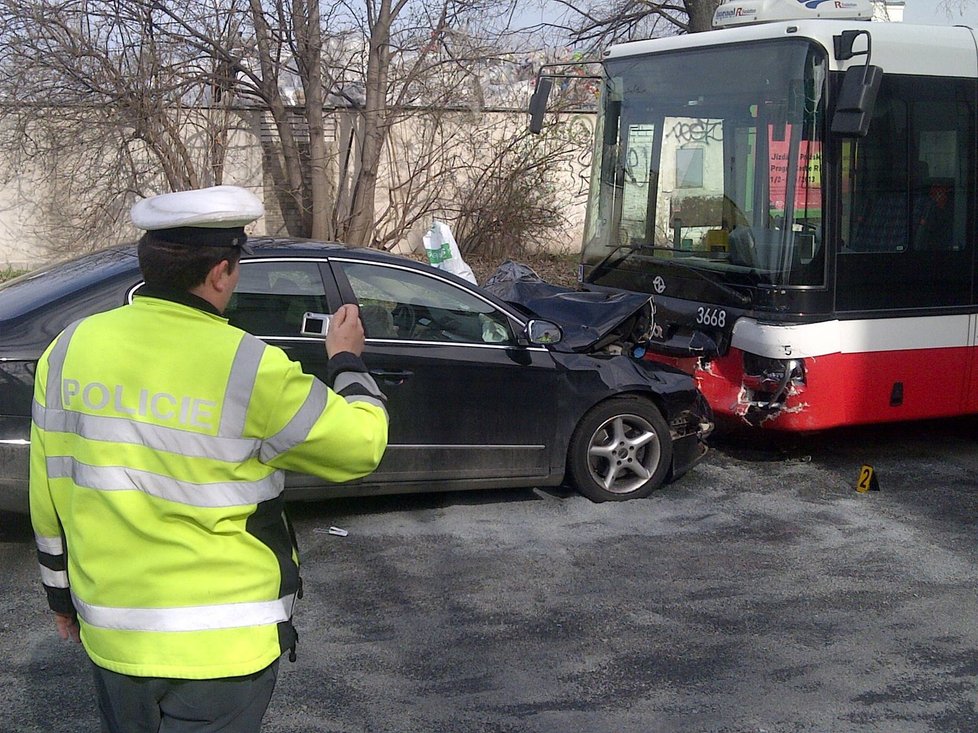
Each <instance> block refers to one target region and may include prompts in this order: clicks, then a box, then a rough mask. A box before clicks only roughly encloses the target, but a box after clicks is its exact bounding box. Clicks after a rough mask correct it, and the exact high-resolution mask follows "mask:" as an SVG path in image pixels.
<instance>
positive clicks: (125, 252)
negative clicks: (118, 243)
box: [0, 247, 136, 321]
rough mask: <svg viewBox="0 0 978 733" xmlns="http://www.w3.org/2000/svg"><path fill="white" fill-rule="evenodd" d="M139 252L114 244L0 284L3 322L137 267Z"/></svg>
mask: <svg viewBox="0 0 978 733" xmlns="http://www.w3.org/2000/svg"><path fill="white" fill-rule="evenodd" d="M135 260H136V251H135V249H133V248H132V247H113V248H111V249H104V250H99V251H98V252H92V253H90V254H86V255H82V256H81V257H77V258H75V259H73V260H69V261H67V262H56V263H54V264H51V265H48V266H46V267H43V268H41V269H39V270H35V271H33V272H29V273H27V274H26V275H21V276H20V277H17V278H14V279H13V280H10V281H8V282H6V283H3V284H2V285H0V293H3V297H2V298H0V321H6V320H10V319H12V318H19V317H21V316H23V315H25V314H26V313H30V312H31V311H33V310H36V309H38V308H40V307H42V306H44V305H46V304H49V303H51V302H53V301H56V300H58V299H60V298H63V297H65V296H67V295H70V294H72V293H78V292H81V291H83V290H86V289H88V288H90V287H92V286H93V285H98V284H100V283H103V282H105V281H106V280H110V279H111V278H112V277H113V276H115V275H116V274H120V273H123V272H129V271H131V270H132V269H133V266H134V263H135Z"/></svg>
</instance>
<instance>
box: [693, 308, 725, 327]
mask: <svg viewBox="0 0 978 733" xmlns="http://www.w3.org/2000/svg"><path fill="white" fill-rule="evenodd" d="M696 322H697V323H699V324H700V325H702V326H719V327H720V328H723V327H724V326H726V325H727V312H726V311H725V310H720V309H719V308H697V309H696Z"/></svg>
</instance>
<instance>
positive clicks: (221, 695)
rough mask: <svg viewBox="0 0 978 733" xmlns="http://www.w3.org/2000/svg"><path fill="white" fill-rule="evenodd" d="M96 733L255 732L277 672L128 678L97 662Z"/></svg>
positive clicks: (273, 669)
mask: <svg viewBox="0 0 978 733" xmlns="http://www.w3.org/2000/svg"><path fill="white" fill-rule="evenodd" d="M92 667H93V668H94V670H95V690H96V692H97V694H98V707H99V713H100V714H101V717H102V733H191V732H192V733H218V731H221V733H258V731H260V730H261V719H262V717H264V715H265V710H267V709H268V703H269V701H270V700H271V699H272V690H274V689H275V680H276V678H277V677H278V660H276V661H275V662H273V663H272V664H271V665H270V666H268V667H266V668H265V669H263V670H262V671H261V672H256V673H255V674H250V675H246V676H244V677H224V678H221V679H216V680H177V679H166V678H161V677H131V676H129V675H125V674H118V673H116V672H110V671H109V670H107V669H102V668H101V667H99V666H97V665H94V664H93V665H92Z"/></svg>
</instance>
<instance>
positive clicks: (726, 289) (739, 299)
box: [649, 247, 751, 306]
mask: <svg viewBox="0 0 978 733" xmlns="http://www.w3.org/2000/svg"><path fill="white" fill-rule="evenodd" d="M649 249H652V248H651V247H650V248H649ZM654 249H659V250H669V251H671V252H674V251H675V250H674V249H673V248H671V247H655V248H654ZM656 263H658V264H664V265H671V266H672V267H675V268H677V269H679V270H683V271H684V272H690V273H692V274H694V275H696V277H698V278H699V279H700V280H702V281H704V282H706V283H709V284H710V285H712V286H713V288H714V289H715V290H717V291H719V292H721V293H723V294H724V295H726V296H727V297H728V298H731V299H733V300H734V301H735V302H736V303H739V304H740V305H743V306H747V305H750V304H751V297H750V296H749V295H746V294H744V293H742V292H740V291H739V290H734V289H733V288H731V287H730V286H729V285H724V284H723V283H722V282H719V281H718V280H716V279H715V278H712V277H710V276H709V275H707V274H706V273H705V272H703V271H702V270H701V269H699V268H698V267H693V266H692V265H687V264H686V263H685V262H680V261H678V260H676V259H667V258H665V257H663V258H659V259H657V260H656Z"/></svg>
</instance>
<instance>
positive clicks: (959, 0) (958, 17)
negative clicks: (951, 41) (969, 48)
mask: <svg viewBox="0 0 978 733" xmlns="http://www.w3.org/2000/svg"><path fill="white" fill-rule="evenodd" d="M903 22H904V23H924V24H933V25H955V24H961V25H968V26H971V27H973V28H978V0H907V4H906V6H905V7H904V9H903Z"/></svg>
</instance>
